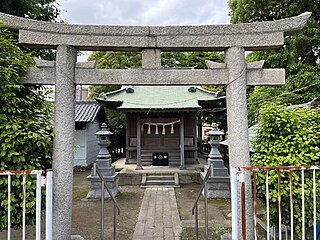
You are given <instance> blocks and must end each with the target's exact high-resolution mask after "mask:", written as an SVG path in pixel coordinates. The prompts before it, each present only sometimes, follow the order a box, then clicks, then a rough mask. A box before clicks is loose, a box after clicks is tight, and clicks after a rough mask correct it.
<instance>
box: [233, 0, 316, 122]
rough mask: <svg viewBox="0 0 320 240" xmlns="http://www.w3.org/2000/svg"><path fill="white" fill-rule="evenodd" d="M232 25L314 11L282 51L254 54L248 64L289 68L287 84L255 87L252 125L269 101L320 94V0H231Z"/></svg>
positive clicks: (304, 98)
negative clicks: (261, 61)
mask: <svg viewBox="0 0 320 240" xmlns="http://www.w3.org/2000/svg"><path fill="white" fill-rule="evenodd" d="M229 7H230V16H231V22H232V23H245V22H257V21H272V20H277V19H281V18H287V17H292V16H296V15H299V14H301V13H303V12H306V11H309V12H312V17H311V19H310V20H309V21H308V23H307V25H306V26H305V28H304V29H303V30H302V31H300V32H299V33H296V34H294V35H292V36H289V37H286V38H285V45H284V46H283V47H282V48H281V49H279V50H273V51H260V52H253V53H250V54H249V55H248V57H247V61H249V62H252V61H258V60H266V63H265V67H270V68H285V70H286V84H285V85H284V86H280V87H279V86H278V87H269V86H263V87H255V88H254V90H253V91H252V93H250V95H249V97H248V101H249V119H250V121H249V122H253V121H254V118H255V117H256V115H257V113H258V112H259V109H260V108H261V106H262V104H263V103H264V102H266V101H272V102H279V103H283V104H287V105H291V104H298V103H302V102H308V101H310V100H312V99H313V98H315V97H317V96H319V92H320V81H319V79H320V67H319V61H320V59H319V56H320V55H319V53H320V25H319V24H320V4H319V0H281V1H262V0H229Z"/></svg>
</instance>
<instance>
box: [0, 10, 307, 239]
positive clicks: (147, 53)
mask: <svg viewBox="0 0 320 240" xmlns="http://www.w3.org/2000/svg"><path fill="white" fill-rule="evenodd" d="M310 15H311V13H304V14H302V15H299V16H296V17H292V18H287V19H282V20H278V21H272V22H259V23H250V24H235V25H208V26H167V27H148V26H103V25H69V24H61V23H50V22H40V21H35V20H28V19H25V18H20V17H15V16H11V15H7V14H3V13H0V20H2V21H3V22H4V23H5V24H6V26H7V27H9V28H11V29H16V30H19V43H21V44H24V45H26V46H28V47H32V48H40V49H48V48H51V49H56V50H57V52H56V54H57V55H56V61H55V63H54V64H51V65H50V64H49V65H47V66H43V65H42V66H40V65H39V67H35V68H31V69H30V70H29V72H28V73H27V74H26V76H25V77H24V80H23V81H24V83H25V84H52V85H55V88H56V91H55V121H54V131H55V138H54V147H53V162H52V164H53V171H54V183H53V187H54V188H53V190H54V196H53V239H59V240H61V239H70V235H71V212H72V211H71V209H72V184H73V182H72V177H73V149H74V148H73V147H74V146H73V144H74V129H75V128H74V125H75V122H74V110H75V86H76V85H77V84H87V85H103V84H128V85H190V84H192V85H209V84H211V85H212V84H215V85H224V86H226V95H227V96H226V97H227V117H228V130H229V156H230V167H236V166H250V158H249V143H248V120H247V99H246V85H251V86H252V85H279V84H284V80H285V72H284V69H262V65H261V64H246V62H245V51H246V50H249V51H255V50H265V49H275V48H278V47H281V46H282V45H283V44H284V37H285V36H286V35H289V34H292V33H294V32H296V31H299V30H300V29H302V28H303V26H304V25H305V23H306V21H307V20H308V18H309V17H310ZM77 50H104V51H105V50H121V51H142V68H141V69H125V70H122V69H121V70H120V69H99V70H98V69H92V68H84V67H83V66H77V65H76V59H77ZM161 51H224V52H225V63H224V64H218V63H212V62H211V63H210V62H209V63H208V66H209V69H202V70H177V69H169V70H168V69H162V68H161V58H160V56H161ZM138 161H139V159H138ZM247 179H248V181H250V180H249V178H247ZM247 186H250V184H248V185H247ZM234 190H235V189H231V191H234ZM246 195H247V197H246V199H251V189H247V191H246ZM238 199H239V197H238ZM232 201H233V202H234V201H237V200H234V199H233V200H232ZM246 209H247V210H248V211H247V217H246V221H247V222H246V225H247V226H246V229H247V233H246V235H247V237H248V238H250V239H251V238H252V237H253V221H252V203H251V200H249V201H248V202H246ZM238 216H239V217H241V215H240V214H238ZM239 230H240V231H241V228H240V229H239ZM240 231H239V232H240ZM240 234H241V233H240ZM233 237H234V239H236V238H237V237H236V236H233ZM239 239H240V238H239Z"/></svg>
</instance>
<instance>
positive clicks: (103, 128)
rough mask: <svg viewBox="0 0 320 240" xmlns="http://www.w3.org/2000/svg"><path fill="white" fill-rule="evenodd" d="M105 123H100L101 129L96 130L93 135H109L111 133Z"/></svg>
mask: <svg viewBox="0 0 320 240" xmlns="http://www.w3.org/2000/svg"><path fill="white" fill-rule="evenodd" d="M107 127H108V126H107V124H106V123H102V124H101V130H100V131H98V132H96V133H95V135H97V136H110V135H113V133H112V132H110V131H109V130H107Z"/></svg>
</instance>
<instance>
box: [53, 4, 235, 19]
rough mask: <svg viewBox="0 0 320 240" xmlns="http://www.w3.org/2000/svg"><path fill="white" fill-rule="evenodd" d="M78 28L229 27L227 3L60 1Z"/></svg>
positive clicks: (65, 17) (64, 16)
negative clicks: (197, 25)
mask: <svg viewBox="0 0 320 240" xmlns="http://www.w3.org/2000/svg"><path fill="white" fill-rule="evenodd" d="M58 2H59V3H60V5H61V9H62V10H63V13H62V18H63V19H65V20H66V21H67V22H69V23H77V24H106V25H108V24H112V25H195V24H217V23H228V22H229V17H228V7H227V0H90V1H88V0H58Z"/></svg>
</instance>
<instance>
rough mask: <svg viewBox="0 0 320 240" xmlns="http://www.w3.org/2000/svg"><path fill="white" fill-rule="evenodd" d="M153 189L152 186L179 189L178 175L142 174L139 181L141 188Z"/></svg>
mask: <svg viewBox="0 0 320 240" xmlns="http://www.w3.org/2000/svg"><path fill="white" fill-rule="evenodd" d="M146 186H148V187H153V186H162V187H172V186H175V187H180V185H179V175H178V173H174V174H163V175H161V174H143V175H142V180H141V187H146Z"/></svg>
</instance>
